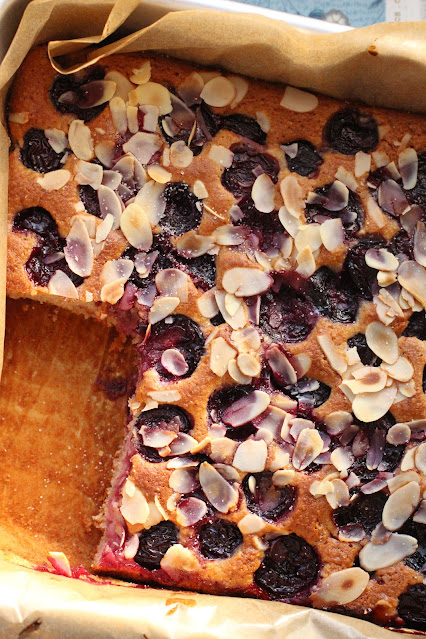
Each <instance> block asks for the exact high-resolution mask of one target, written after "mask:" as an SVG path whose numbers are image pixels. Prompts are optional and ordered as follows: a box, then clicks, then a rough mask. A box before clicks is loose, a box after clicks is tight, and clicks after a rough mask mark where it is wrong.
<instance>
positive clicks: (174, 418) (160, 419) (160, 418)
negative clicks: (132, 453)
mask: <svg viewBox="0 0 426 639" xmlns="http://www.w3.org/2000/svg"><path fill="white" fill-rule="evenodd" d="M142 426H145V427H148V428H149V429H156V428H165V426H167V429H168V430H173V431H174V432H176V433H177V432H181V433H188V432H189V431H190V430H191V428H192V427H193V423H192V418H191V416H190V415H189V414H188V413H187V412H186V411H185V410H183V408H180V407H179V406H172V405H162V406H159V407H158V408H153V409H152V410H147V411H144V412H142V413H140V415H139V417H138V418H137V420H136V423H135V427H134V428H135V431H134V432H135V445H136V449H137V451H138V452H139V453H140V454H141V455H142V457H144V458H145V459H146V460H147V461H149V462H152V463H154V464H158V463H159V462H162V461H165V458H164V457H161V455H159V453H158V451H157V449H156V448H153V447H152V446H146V445H145V444H144V443H143V440H142V437H141V435H140V433H139V430H140V429H141V427H142Z"/></svg>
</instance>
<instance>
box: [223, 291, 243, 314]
mask: <svg viewBox="0 0 426 639" xmlns="http://www.w3.org/2000/svg"><path fill="white" fill-rule="evenodd" d="M240 306H241V298H239V297H235V295H232V293H226V295H225V308H226V311H227V313H229V315H230V316H231V317H234V315H235V313H237V311H238V309H239V308H240Z"/></svg>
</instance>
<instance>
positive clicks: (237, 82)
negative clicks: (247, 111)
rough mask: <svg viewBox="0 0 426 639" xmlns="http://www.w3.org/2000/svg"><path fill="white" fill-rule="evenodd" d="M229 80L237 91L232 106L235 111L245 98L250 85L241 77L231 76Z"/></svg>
mask: <svg viewBox="0 0 426 639" xmlns="http://www.w3.org/2000/svg"><path fill="white" fill-rule="evenodd" d="M228 80H229V81H230V82H232V84H233V85H234V89H235V98H234V99H233V100H232V102H231V104H230V107H231V109H235V107H236V106H237V104H239V103H240V102H241V100H242V99H243V98H244V97H245V95H246V93H247V91H248V88H249V83H248V81H247V80H246V78H242V77H241V76H240V75H229V76H228Z"/></svg>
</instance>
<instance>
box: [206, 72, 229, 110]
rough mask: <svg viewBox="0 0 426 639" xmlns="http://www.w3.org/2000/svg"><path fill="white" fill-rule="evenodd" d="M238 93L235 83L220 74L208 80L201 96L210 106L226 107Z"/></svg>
mask: <svg viewBox="0 0 426 639" xmlns="http://www.w3.org/2000/svg"><path fill="white" fill-rule="evenodd" d="M236 93H237V92H236V89H235V86H234V84H233V83H232V82H231V81H230V80H228V79H227V78H224V77H223V76H221V75H219V76H216V77H215V78H212V79H211V80H209V81H208V82H206V84H205V85H204V87H203V89H202V91H201V94H200V97H201V99H202V100H204V102H205V103H206V104H208V105H209V106H213V107H224V106H227V105H228V104H231V102H232V101H233V100H234V99H235V97H236Z"/></svg>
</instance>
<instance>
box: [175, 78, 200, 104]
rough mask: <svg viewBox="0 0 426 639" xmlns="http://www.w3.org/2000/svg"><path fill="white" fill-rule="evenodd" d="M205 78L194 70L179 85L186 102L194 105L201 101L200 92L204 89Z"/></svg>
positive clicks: (180, 93)
mask: <svg viewBox="0 0 426 639" xmlns="http://www.w3.org/2000/svg"><path fill="white" fill-rule="evenodd" d="M203 86H204V80H203V78H202V76H201V75H200V74H199V73H197V72H196V71H193V72H192V73H190V74H189V75H188V76H186V78H185V79H184V81H183V82H182V83H181V84H180V85H179V95H180V96H181V98H182V100H184V102H185V104H187V105H188V106H193V105H194V104H199V103H200V102H201V98H200V93H201V91H202V90H203Z"/></svg>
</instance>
